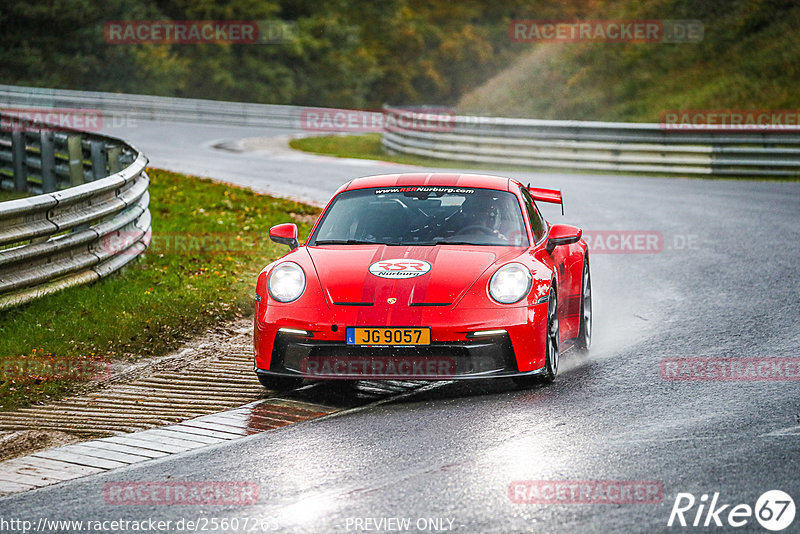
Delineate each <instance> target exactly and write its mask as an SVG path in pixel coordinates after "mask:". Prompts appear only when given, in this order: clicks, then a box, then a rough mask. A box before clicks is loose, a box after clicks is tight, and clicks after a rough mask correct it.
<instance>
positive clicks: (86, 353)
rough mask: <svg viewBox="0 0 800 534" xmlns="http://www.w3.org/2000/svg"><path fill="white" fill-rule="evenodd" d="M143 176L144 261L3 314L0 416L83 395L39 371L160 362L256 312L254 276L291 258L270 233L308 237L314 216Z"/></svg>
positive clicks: (203, 184) (185, 179)
mask: <svg viewBox="0 0 800 534" xmlns="http://www.w3.org/2000/svg"><path fill="white" fill-rule="evenodd" d="M148 174H149V176H150V179H151V184H150V198H151V200H150V212H151V215H152V218H153V221H152V226H153V240H152V242H151V245H150V249H149V250H148V251H147V253H146V254H145V255H144V256H143V257H141V258H138V259H136V260H134V261H133V262H131V263H130V264H129V265H128V266H127V267H126V268H125V269H123V271H121V272H120V273H117V274H114V275H112V276H110V277H109V278H107V279H104V280H101V281H99V282H97V283H94V284H91V285H88V286H81V287H76V288H71V289H67V290H64V291H61V292H59V293H56V294H54V295H51V296H48V297H47V298H44V299H40V300H37V301H34V302H32V303H30V304H27V305H25V306H22V307H19V308H13V309H10V310H6V311H4V312H0V362H2V366H3V367H2V369H1V370H2V375H0V378H2V382H1V383H0V409H2V410H8V409H13V408H16V407H19V406H23V405H26V404H29V403H32V402H36V401H42V400H46V399H49V398H53V397H60V396H63V395H65V394H67V393H69V392H70V391H73V390H75V389H76V388H77V387H79V386H80V384H81V382H80V381H76V380H75V379H74V378H73V379H70V378H69V377H62V378H58V377H54V376H53V375H54V372H53V371H50V370H49V369H46V368H43V367H42V365H53V364H54V363H58V362H61V361H63V360H70V361H76V360H79V361H84V362H85V361H91V360H101V361H108V360H111V359H127V360H135V359H137V358H141V357H148V356H159V355H163V354H167V353H168V352H169V351H171V350H173V349H175V348H177V347H178V346H179V345H180V344H181V343H182V342H183V341H185V340H187V339H191V338H194V337H196V336H197V335H199V334H201V333H203V332H204V331H205V330H206V329H208V328H209V327H212V326H214V325H216V324H218V323H219V322H221V321H224V320H227V319H231V318H233V317H242V316H244V315H246V314H250V313H252V295H253V291H254V287H255V280H256V275H257V273H258V272H259V271H260V270H261V269H262V268H263V267H264V266H265V265H266V264H267V263H269V262H270V261H272V260H273V259H275V258H276V257H278V256H280V255H281V254H283V253H285V252H287V251H288V249H287V247H285V246H280V245H275V244H273V243H272V242H270V241H269V237H268V230H269V227H270V226H272V225H274V224H278V223H281V222H287V221H296V222H297V223H298V226H299V228H300V233H301V234H303V233H305V234H307V233H308V232H309V231H310V224H311V223H312V222H313V220H314V219H315V216H316V215H317V214H318V212H319V209H318V208H316V207H313V206H309V205H306V204H301V203H298V202H294V201H291V200H284V199H279V198H273V197H269V196H264V195H258V194H256V193H253V192H251V191H249V190H246V189H240V188H237V187H233V186H230V185H224V184H219V183H215V182H212V181H210V180H204V179H200V178H195V177H189V176H185V175H181V174H177V173H173V172H167V171H161V170H158V169H150V170H149V171H148ZM23 365H24V370H20V369H21V366H23ZM29 371H30V372H29Z"/></svg>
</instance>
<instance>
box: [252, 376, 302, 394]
mask: <svg viewBox="0 0 800 534" xmlns="http://www.w3.org/2000/svg"><path fill="white" fill-rule="evenodd" d="M258 381H259V382H261V385H262V386H264V387H265V388H267V389H268V390H270V391H287V390H289V389H294V388H297V387H300V385H302V383H303V379H302V378H294V377H291V376H274V375H264V374H261V373H258Z"/></svg>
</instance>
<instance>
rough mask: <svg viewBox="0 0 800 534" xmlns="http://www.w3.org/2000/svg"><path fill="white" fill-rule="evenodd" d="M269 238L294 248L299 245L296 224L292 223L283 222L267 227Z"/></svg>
mask: <svg viewBox="0 0 800 534" xmlns="http://www.w3.org/2000/svg"><path fill="white" fill-rule="evenodd" d="M269 238H270V239H272V240H273V241H274V242H276V243H279V244H281V245H289V247H290V248H291V249H292V250H294V249H296V248H297V247H299V246H300V241H298V240H297V225H296V224H294V223H283V224H278V225H275V226H273V227H272V228H270V229H269Z"/></svg>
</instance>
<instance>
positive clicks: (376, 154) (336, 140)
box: [289, 133, 452, 167]
mask: <svg viewBox="0 0 800 534" xmlns="http://www.w3.org/2000/svg"><path fill="white" fill-rule="evenodd" d="M289 146H290V147H291V148H294V149H295V150H303V151H304V152H312V153H314V154H324V155H326V156H335V157H337V158H356V159H377V160H381V161H391V162H394V163H402V164H405V165H424V166H427V167H437V166H438V167H441V166H444V164H445V163H447V164H449V165H451V166H452V163H450V162H447V161H444V160H439V159H432V158H423V157H419V156H411V155H403V154H399V155H394V154H389V153H388V152H386V151H385V150H384V149H383V146H382V145H381V134H379V133H370V134H364V135H319V136H316V135H315V136H311V137H302V138H299V139H292V140H291V141H289Z"/></svg>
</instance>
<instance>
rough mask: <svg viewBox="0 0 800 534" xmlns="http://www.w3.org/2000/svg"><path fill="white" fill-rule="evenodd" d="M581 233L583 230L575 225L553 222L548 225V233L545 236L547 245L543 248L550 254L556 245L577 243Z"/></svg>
mask: <svg viewBox="0 0 800 534" xmlns="http://www.w3.org/2000/svg"><path fill="white" fill-rule="evenodd" d="M582 235H583V230H581V229H580V228H578V227H577V226H572V225H569V224H554V225H553V226H551V227H550V234H548V236H547V245H545V250H546V251H547V252H548V253H550V254H552V253H553V250H554V249H555V248H556V247H557V246H559V245H571V244H572V243H577V242H578V241H579V240H580V238H581V236H582Z"/></svg>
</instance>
